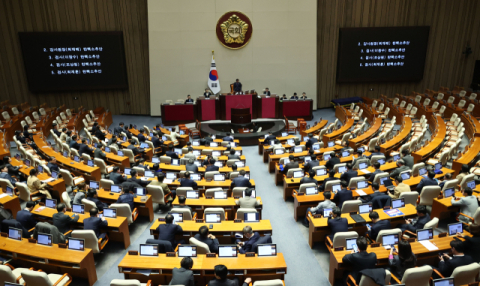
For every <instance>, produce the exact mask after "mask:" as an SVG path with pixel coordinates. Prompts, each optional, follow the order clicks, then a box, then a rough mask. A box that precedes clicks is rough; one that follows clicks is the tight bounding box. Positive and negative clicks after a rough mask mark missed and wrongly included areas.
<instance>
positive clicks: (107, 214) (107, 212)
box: [103, 208, 117, 218]
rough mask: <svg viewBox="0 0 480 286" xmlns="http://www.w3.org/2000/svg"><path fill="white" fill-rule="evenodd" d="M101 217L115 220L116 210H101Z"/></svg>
mask: <svg viewBox="0 0 480 286" xmlns="http://www.w3.org/2000/svg"><path fill="white" fill-rule="evenodd" d="M103 216H104V217H109V218H116V217H117V209H110V208H105V209H103Z"/></svg>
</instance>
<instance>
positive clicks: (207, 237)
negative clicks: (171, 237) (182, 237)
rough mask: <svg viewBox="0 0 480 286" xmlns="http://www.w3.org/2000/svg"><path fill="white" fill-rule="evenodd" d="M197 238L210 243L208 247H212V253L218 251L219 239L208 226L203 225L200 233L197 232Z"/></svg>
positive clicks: (207, 243)
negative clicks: (211, 232)
mask: <svg viewBox="0 0 480 286" xmlns="http://www.w3.org/2000/svg"><path fill="white" fill-rule="evenodd" d="M194 237H195V239H197V240H198V241H201V242H203V243H205V244H206V245H208V249H210V252H211V253H218V239H216V238H215V236H214V235H213V234H210V233H209V231H208V227H207V226H206V225H203V226H201V227H200V229H199V230H198V233H197V234H195V236H194Z"/></svg>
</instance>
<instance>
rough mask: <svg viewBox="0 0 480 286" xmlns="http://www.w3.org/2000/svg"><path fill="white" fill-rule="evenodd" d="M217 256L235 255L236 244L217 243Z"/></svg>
mask: <svg viewBox="0 0 480 286" xmlns="http://www.w3.org/2000/svg"><path fill="white" fill-rule="evenodd" d="M218 257H237V246H236V245H219V246H218Z"/></svg>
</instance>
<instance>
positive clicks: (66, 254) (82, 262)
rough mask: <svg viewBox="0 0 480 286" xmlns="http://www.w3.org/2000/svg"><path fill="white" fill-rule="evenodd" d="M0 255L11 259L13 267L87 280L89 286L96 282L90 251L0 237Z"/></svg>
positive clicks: (93, 262)
mask: <svg viewBox="0 0 480 286" xmlns="http://www.w3.org/2000/svg"><path fill="white" fill-rule="evenodd" d="M0 254H1V255H2V256H3V257H9V258H11V259H13V264H14V265H20V266H23V267H25V268H30V267H34V268H35V269H42V270H43V271H45V272H47V273H58V274H60V273H68V274H70V275H72V276H73V277H80V278H86V279H88V284H89V285H90V286H92V285H93V284H94V283H95V282H96V281H97V271H96V269H95V261H94V260H93V252H92V250H91V249H85V251H78V250H70V249H66V248H59V247H58V244H53V246H44V245H38V244H36V243H29V242H28V239H26V238H22V240H21V241H18V240H13V239H9V238H6V237H0Z"/></svg>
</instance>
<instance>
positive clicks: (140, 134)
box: [137, 128, 147, 142]
mask: <svg viewBox="0 0 480 286" xmlns="http://www.w3.org/2000/svg"><path fill="white" fill-rule="evenodd" d="M137 138H138V142H145V140H147V139H146V138H145V129H143V128H140V130H139V131H138V136H137Z"/></svg>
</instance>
